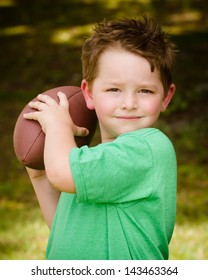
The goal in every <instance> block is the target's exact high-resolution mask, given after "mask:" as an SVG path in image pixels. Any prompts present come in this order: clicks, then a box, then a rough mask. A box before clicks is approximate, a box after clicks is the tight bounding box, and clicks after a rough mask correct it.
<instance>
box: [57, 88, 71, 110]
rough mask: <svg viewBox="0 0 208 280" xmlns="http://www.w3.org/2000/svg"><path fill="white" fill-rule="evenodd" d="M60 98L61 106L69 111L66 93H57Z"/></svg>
mask: <svg viewBox="0 0 208 280" xmlns="http://www.w3.org/2000/svg"><path fill="white" fill-rule="evenodd" d="M57 95H58V97H59V105H60V106H61V107H63V108H65V109H67V110H68V109H69V101H68V99H67V97H66V95H65V93H63V92H61V91H59V92H58V93H57Z"/></svg>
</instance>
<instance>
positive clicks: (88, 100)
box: [81, 80, 95, 110]
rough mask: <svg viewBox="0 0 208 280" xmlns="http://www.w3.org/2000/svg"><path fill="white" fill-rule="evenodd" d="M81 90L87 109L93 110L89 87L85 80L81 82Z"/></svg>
mask: <svg viewBox="0 0 208 280" xmlns="http://www.w3.org/2000/svg"><path fill="white" fill-rule="evenodd" d="M81 89H82V92H83V95H84V99H85V101H86V105H87V108H88V109H90V110H94V109H95V107H94V100H93V97H92V92H91V89H90V87H89V83H88V82H87V81H86V80H82V83H81Z"/></svg>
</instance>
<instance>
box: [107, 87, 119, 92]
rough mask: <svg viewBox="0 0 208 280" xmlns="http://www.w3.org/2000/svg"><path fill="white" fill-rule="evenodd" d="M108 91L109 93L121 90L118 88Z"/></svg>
mask: <svg viewBox="0 0 208 280" xmlns="http://www.w3.org/2000/svg"><path fill="white" fill-rule="evenodd" d="M107 91H108V92H118V91H119V89H118V88H109V89H108V90H107Z"/></svg>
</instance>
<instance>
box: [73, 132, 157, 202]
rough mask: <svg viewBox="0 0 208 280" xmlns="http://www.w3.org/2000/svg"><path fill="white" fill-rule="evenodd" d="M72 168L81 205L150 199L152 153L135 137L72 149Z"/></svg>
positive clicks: (152, 175)
mask: <svg viewBox="0 0 208 280" xmlns="http://www.w3.org/2000/svg"><path fill="white" fill-rule="evenodd" d="M70 168H71V171H72V175H73V179H74V182H75V186H76V193H77V201H78V202H90V203H124V202H129V201H134V200H138V199H144V198H147V197H149V196H150V195H151V193H152V190H153V177H154V166H153V159H152V153H151V149H150V148H149V145H148V144H147V143H146V142H145V141H143V140H142V139H140V138H139V137H134V134H130V135H128V134H125V135H122V136H120V137H118V138H117V139H116V140H114V141H112V142H109V143H103V144H100V145H98V146H96V147H92V148H89V147H87V146H84V147H82V148H74V149H72V150H71V152H70Z"/></svg>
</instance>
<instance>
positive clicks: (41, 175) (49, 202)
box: [26, 168, 60, 228]
mask: <svg viewBox="0 0 208 280" xmlns="http://www.w3.org/2000/svg"><path fill="white" fill-rule="evenodd" d="M26 169H27V172H28V174H29V177H30V180H31V183H32V185H33V188H34V191H35V194H36V196H37V199H38V202H39V205H40V208H41V212H42V214H43V217H44V219H45V221H46V223H47V225H48V226H49V228H50V227H51V224H52V221H53V218H54V214H55V211H56V207H57V204H58V201H59V197H60V192H59V191H58V190H56V189H55V188H54V187H53V186H52V185H51V183H50V182H49V180H48V178H47V176H46V173H45V171H44V170H42V171H40V170H33V169H30V168H26Z"/></svg>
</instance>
